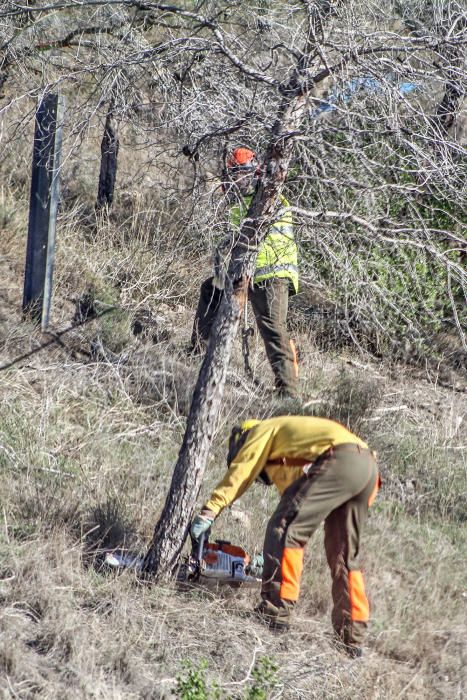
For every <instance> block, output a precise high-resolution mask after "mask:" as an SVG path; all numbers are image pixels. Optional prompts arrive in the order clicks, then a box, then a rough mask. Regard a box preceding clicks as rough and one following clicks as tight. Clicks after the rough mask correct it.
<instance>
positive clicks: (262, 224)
mask: <svg viewBox="0 0 467 700" xmlns="http://www.w3.org/2000/svg"><path fill="white" fill-rule="evenodd" d="M304 103H305V102H304V97H303V96H298V97H297V96H295V97H293V98H287V97H286V98H284V100H283V103H282V105H281V107H280V109H279V114H278V117H277V121H276V124H275V126H274V129H273V135H272V138H271V142H270V145H269V148H268V149H267V153H266V158H265V174H264V177H263V181H262V183H261V184H260V186H259V188H258V190H257V192H256V195H255V197H254V199H253V201H252V203H251V206H250V209H249V211H248V214H247V217H246V219H245V221H244V223H243V225H242V227H241V231H240V234H239V237H238V241H237V242H236V244H235V246H234V248H233V251H232V256H231V260H230V265H229V269H228V273H227V284H226V290H225V294H224V296H223V300H222V303H221V306H220V308H219V312H218V314H217V318H216V321H215V323H214V326H213V329H212V332H211V336H210V340H209V344H208V349H207V352H206V356H205V358H204V362H203V364H202V367H201V370H200V374H199V377H198V381H197V383H196V387H195V390H194V394H193V399H192V403H191V407H190V413H189V416H188V421H187V427H186V431H185V436H184V439H183V444H182V447H181V449H180V453H179V455H178V460H177V463H176V465H175V469H174V472H173V476H172V483H171V486H170V491H169V494H168V496H167V499H166V502H165V506H164V509H163V511H162V514H161V517H160V519H159V522H158V523H157V525H156V528H155V531H154V536H153V539H152V542H151V545H150V547H149V550H148V552H147V554H146V557H145V562H144V569H145V571H146V572H148V573H152V574H154V575H155V576H156V577H158V578H169V577H171V576H172V575H173V573H174V571H175V569H176V567H177V564H178V561H179V557H180V552H181V550H182V547H183V543H184V542H185V539H186V536H187V533H188V528H189V524H190V521H191V518H192V515H193V509H194V505H195V503H196V499H197V497H198V493H199V490H200V486H201V483H202V479H203V475H204V469H205V466H206V461H207V456H208V451H209V448H210V445H211V442H212V436H213V433H214V431H215V429H216V426H217V422H218V419H219V415H220V413H221V401H222V395H223V392H224V384H225V378H226V374H227V368H228V366H229V362H230V356H231V353H232V345H233V341H234V338H235V335H236V333H237V329H238V324H239V320H240V316H241V311H242V308H243V305H244V301H245V294H246V284H247V278H248V277H250V276H251V273H252V271H253V269H254V263H255V259H256V254H257V250H258V245H259V244H260V243H261V241H262V240H263V239H264V237H265V235H266V233H267V230H268V222H269V220H270V218H271V216H272V215H273V213H274V209H275V206H276V202H277V197H278V195H279V193H280V190H281V187H282V185H283V183H284V181H285V178H286V175H287V171H288V167H289V161H290V157H291V152H292V146H293V137H291V136H290V135H291V133H293V132H294V131H295V130H296V127H297V125H298V123H299V122H300V119H301V116H302V113H303V110H304Z"/></svg>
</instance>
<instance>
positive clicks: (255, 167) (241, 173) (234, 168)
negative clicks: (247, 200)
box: [222, 146, 261, 196]
mask: <svg viewBox="0 0 467 700" xmlns="http://www.w3.org/2000/svg"><path fill="white" fill-rule="evenodd" d="M226 166H227V168H226V172H225V177H226V178H227V183H223V184H222V191H223V192H224V193H227V194H229V193H230V196H232V195H233V191H234V190H232V187H234V189H236V190H237V191H238V192H240V193H241V194H242V195H243V196H245V195H247V194H250V193H251V192H253V191H254V189H255V186H256V182H257V178H258V177H260V176H261V168H260V166H259V163H258V161H257V159H256V153H255V152H254V151H252V150H251V149H250V148H246V147H245V146H240V147H239V148H234V150H233V151H232V153H231V154H230V156H229V158H228V159H227V162H226Z"/></svg>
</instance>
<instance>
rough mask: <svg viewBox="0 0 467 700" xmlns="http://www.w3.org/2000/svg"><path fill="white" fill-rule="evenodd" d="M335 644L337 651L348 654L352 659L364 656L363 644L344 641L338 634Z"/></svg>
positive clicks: (335, 636)
mask: <svg viewBox="0 0 467 700" xmlns="http://www.w3.org/2000/svg"><path fill="white" fill-rule="evenodd" d="M333 644H334V647H335V648H336V649H337V651H340V652H341V653H343V654H347V656H348V657H349V658H350V659H360V658H361V657H362V656H363V649H362V647H361V646H359V645H358V644H352V643H351V642H347V641H344V640H343V639H342V637H341V636H340V635H338V634H336V635H334V640H333Z"/></svg>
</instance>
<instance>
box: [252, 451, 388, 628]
mask: <svg viewBox="0 0 467 700" xmlns="http://www.w3.org/2000/svg"><path fill="white" fill-rule="evenodd" d="M373 464H374V462H373V458H372V457H371V453H370V452H369V450H361V449H359V448H358V447H357V446H356V445H350V446H340V447H336V448H335V449H334V450H333V451H331V452H329V453H327V455H326V456H325V457H323V458H322V459H321V460H320V459H318V460H317V461H316V462H315V464H314V465H313V467H312V469H311V471H310V473H309V475H308V476H303V477H302V478H300V479H298V480H297V481H296V482H295V483H293V484H292V485H291V486H290V487H289V488H288V489H287V490H286V491H285V492H284V494H283V495H282V498H281V500H280V502H279V505H278V506H277V508H276V511H275V512H274V513H273V515H272V517H271V519H270V521H269V523H268V526H267V530H266V536H265V543H264V571H263V584H262V588H261V597H262V604H261V606H260V610H259V612H260V613H261V614H262V615H263V616H264V617H265V618H266V619H267V620H268V621H270V622H271V623H272V624H275V622H276V621H278V623H279V624H283V625H286V624H287V621H288V618H289V615H290V612H291V610H292V608H293V606H294V605H295V602H296V601H297V600H298V596H299V592H300V580H301V574H302V568H303V553H304V548H305V545H306V543H307V542H308V540H309V538H310V537H311V535H312V534H313V532H314V531H315V530H316V528H317V527H318V526H319V525H320V523H321V522H322V521H323V520H324V519H325V518H327V517H328V516H329V514H330V513H331V512H332V511H334V510H336V509H337V508H339V507H340V506H341V505H342V504H343V503H346V502H347V501H349V500H350V499H352V498H353V497H354V496H355V495H356V494H358V493H360V492H361V491H362V490H363V489H364V488H365V487H366V485H367V484H368V482H369V480H370V479H371V475H372V469H373Z"/></svg>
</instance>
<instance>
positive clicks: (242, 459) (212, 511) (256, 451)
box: [202, 423, 275, 518]
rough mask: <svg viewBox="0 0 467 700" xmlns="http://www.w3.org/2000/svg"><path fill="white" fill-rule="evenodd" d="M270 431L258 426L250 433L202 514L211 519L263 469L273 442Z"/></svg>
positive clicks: (239, 494) (237, 495)
mask: <svg viewBox="0 0 467 700" xmlns="http://www.w3.org/2000/svg"><path fill="white" fill-rule="evenodd" d="M274 433H275V431H274V429H272V428H264V427H263V425H262V424H261V423H260V424H259V425H257V426H255V427H254V428H252V429H251V432H250V434H249V435H248V438H247V439H246V441H245V444H244V445H243V446H242V448H241V449H240V451H239V453H238V454H237V456H236V457H235V459H234V461H233V462H232V464H231V466H230V468H229V469H228V470H227V472H226V473H225V475H224V478H223V479H222V480H221V481H220V482H219V483H218V485H217V486H216V488H215V489H214V491H213V492H212V494H211V497H210V499H209V500H208V501H207V502H206V504H205V505H204V507H203V510H202V514H203V515H205V516H206V517H213V518H215V517H216V516H217V515H219V513H220V512H221V511H222V510H223V509H224V508H225V507H226V506H229V505H230V504H231V503H233V502H234V501H236V500H237V498H240V496H242V494H244V493H245V491H246V490H247V489H248V488H249V487H250V486H251V484H252V483H253V482H254V480H255V479H256V478H257V477H258V476H259V474H260V473H261V472H262V470H263V469H264V466H265V464H266V462H267V461H268V457H269V454H270V452H271V448H272V444H273V441H274Z"/></svg>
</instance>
